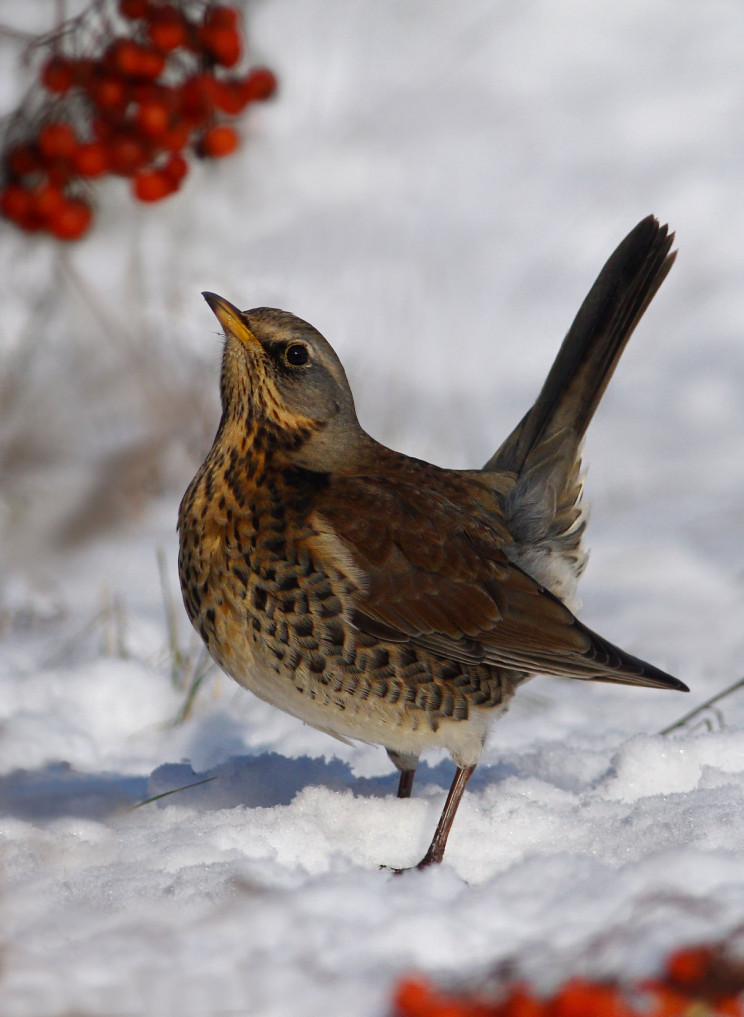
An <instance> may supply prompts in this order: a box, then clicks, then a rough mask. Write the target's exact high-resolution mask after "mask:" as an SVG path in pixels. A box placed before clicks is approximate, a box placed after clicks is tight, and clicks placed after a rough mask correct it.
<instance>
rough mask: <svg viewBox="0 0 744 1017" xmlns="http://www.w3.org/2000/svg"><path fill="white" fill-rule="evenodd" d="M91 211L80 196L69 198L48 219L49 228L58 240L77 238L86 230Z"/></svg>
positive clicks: (91, 215) (89, 221)
mask: <svg viewBox="0 0 744 1017" xmlns="http://www.w3.org/2000/svg"><path fill="white" fill-rule="evenodd" d="M92 218H93V212H92V210H91V207H90V205H88V204H86V202H84V201H82V200H81V199H80V198H69V199H68V200H67V201H65V202H64V203H63V204H62V206H61V207H60V208H59V209H58V210H57V211H56V212H55V213H54V215H53V216H52V217H51V218H50V220H49V229H50V230H51V231H52V233H53V234H54V236H55V237H57V239H58V240H78V239H79V238H80V237H82V236H83V234H84V233H86V232H87V230H88V227H89V226H90V223H91V219H92Z"/></svg>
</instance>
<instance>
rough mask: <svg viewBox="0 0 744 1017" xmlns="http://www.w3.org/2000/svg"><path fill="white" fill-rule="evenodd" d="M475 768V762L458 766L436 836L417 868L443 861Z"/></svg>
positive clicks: (435, 832)
mask: <svg viewBox="0 0 744 1017" xmlns="http://www.w3.org/2000/svg"><path fill="white" fill-rule="evenodd" d="M474 770H475V764H473V765H472V766H458V768H457V772H456V773H455V779H454V780H453V781H452V787H451V788H450V789H449V794H448V795H447V801H446V802H445V803H444V808H443V809H442V815H441V816H440V817H439V822H438V823H437V828H436V830H435V831H434V837H433V839H432V842H431V844H430V845H429V850H428V851H427V852H426V854H425V855H424V857H423V858H422V859H421V861H420V862H419V863H418V865H417V866H416V868H417V869H425V868H426V866H427V865H436V864H438V863H439V862H441V860H442V858H443V856H444V849H445V846H446V844H447V838H448V837H449V832H450V829H451V827H452V821H453V819H454V818H455V813H456V812H457V806H458V805H459V804H460V799H461V798H462V794H463V791H464V790H465V785H466V784H467V782H468V781H469V780H470V778H471V777H472V775H473V771H474Z"/></svg>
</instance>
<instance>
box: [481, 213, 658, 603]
mask: <svg viewBox="0 0 744 1017" xmlns="http://www.w3.org/2000/svg"><path fill="white" fill-rule="evenodd" d="M673 240H674V234H673V233H669V232H668V228H667V227H666V226H660V225H659V223H658V221H657V220H656V219H655V218H654V217H653V216H648V217H647V218H646V219H643V220H642V221H641V222H640V223H638V225H637V226H636V227H635V229H633V230H632V231H631V232H630V233H629V234H628V236H627V237H626V238H625V239H624V240H623V241H622V243H621V244H620V245H619V247H618V248H617V249H616V250H615V252H614V253H613V254H612V255H611V256H610V258H609V259H608V261H607V263H606V264H605V266H604V268H603V269H602V271H601V272H600V273H599V277H598V278H597V281H596V282H595V283H594V285H593V286H592V288H591V290H590V291H589V294H588V296H587V297H586V299H585V300H584V303H583V304H582V305H581V308H580V310H579V313H578V314H577V315H576V318H575V319H574V322H573V324H572V325H571V327H570V329H569V330H568V334H567V335H566V338H565V339H564V340H563V344H562V346H561V348H560V350H559V352H558V356H557V357H556V359H555V362H554V364H553V366H552V368H551V369H550V372H549V374H548V377H547V379H546V381H545V384H544V385H543V387H542V391H541V392H540V395H539V396H538V398H537V401H536V402H535V404H534V406H533V407H532V409H530V410H529V412H528V413H527V414H526V415H525V416H524V417H523V419H522V420H521V421H520V423H519V424H518V425H517V427H516V428H515V429H514V431H512V433H511V434H510V435H509V437H508V438H507V439H506V441H505V442H504V443H503V445H501V447H500V448H499V449H498V451H497V452H495V453H494V455H493V456H492V457H491V458H490V459H489V461H488V462H487V463H486V465H485V466H484V467H483V469H484V470H485V471H491V470H493V471H498V472H509V473H513V474H516V478H517V480H516V483H515V485H514V488H513V489H512V491H511V492H510V494H509V495H508V497H507V499H506V504H505V511H506V516H507V525H508V526H509V528H510V531H511V533H512V534H513V536H514V541H515V543H514V547H513V548H512V549H510V556H511V557H513V559H514V561H515V562H517V564H519V565H520V566H521V567H522V568H524V570H525V571H526V572H528V573H529V574H530V575H532V576H533V577H534V578H535V579H537V580H538V581H539V582H541V583H542V584H543V585H544V586H546V587H547V588H548V589H550V590H551V591H552V592H553V593H554V594H555V595H556V596H558V597H559V598H560V599H561V600H563V601H564V602H565V603H569V604H570V603H571V601H572V599H573V595H574V592H575V586H576V582H577V580H578V577H579V576H580V575H581V572H582V570H583V567H584V564H585V559H586V555H585V553H584V552H583V550H582V548H581V537H582V533H583V530H584V526H585V518H584V516H583V514H582V510H581V505H580V502H581V492H582V474H581V445H582V441H583V438H584V434H585V432H586V429H587V427H588V426H589V422H590V421H591V419H592V416H593V415H594V411H595V410H596V408H597V406H598V404H599V401H600V399H601V398H602V394H603V393H604V390H605V389H606V387H607V384H608V383H609V380H610V378H611V377H612V372H613V371H614V370H615V366H616V364H617V362H618V360H619V359H620V356H621V354H622V352H623V350H624V349H625V344H626V343H627V341H628V339H629V338H630V336H631V335H632V333H633V330H634V328H635V327H636V325H637V324H638V322H639V321H640V319H641V317H642V315H643V312H644V311H645V310H646V308H647V307H648V305H649V303H650V302H651V299H652V298H653V296H654V294H655V293H656V291H657V290H658V288H659V287H660V286H661V284H662V282H663V281H664V279H665V278H666V275H667V273H668V272H669V270H670V268H671V267H672V264H673V262H674V258H675V254H674V253H671V254H670V248H671V245H672V241H673Z"/></svg>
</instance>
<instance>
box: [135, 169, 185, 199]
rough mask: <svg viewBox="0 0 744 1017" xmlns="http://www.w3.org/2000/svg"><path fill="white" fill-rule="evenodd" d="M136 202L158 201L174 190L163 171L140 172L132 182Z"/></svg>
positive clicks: (173, 185) (172, 184)
mask: <svg viewBox="0 0 744 1017" xmlns="http://www.w3.org/2000/svg"><path fill="white" fill-rule="evenodd" d="M132 187H133V190H134V196H135V198H137V200H138V201H160V200H161V199H162V198H167V197H168V195H169V194H172V193H173V191H174V190H175V189H176V185H175V184H174V183H173V181H172V180H171V179H170V177H169V176H167V175H166V174H165V173H164V172H163V170H140V171H139V172H138V173H135V175H134V180H133V181H132Z"/></svg>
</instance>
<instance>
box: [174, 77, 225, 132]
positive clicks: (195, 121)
mask: <svg viewBox="0 0 744 1017" xmlns="http://www.w3.org/2000/svg"><path fill="white" fill-rule="evenodd" d="M216 95H217V82H216V81H215V79H214V78H213V77H212V75H211V74H194V75H193V76H192V77H190V78H187V79H186V81H184V83H183V84H182V85H181V87H180V89H179V90H178V99H179V112H180V114H181V117H182V118H183V119H184V120H185V121H186V123H187V124H189V125H191V126H198V125H199V124H203V123H204V121H205V120H206V119H207V118H208V117H210V116H211V114H212V111H213V109H214V105H215V99H216Z"/></svg>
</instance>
